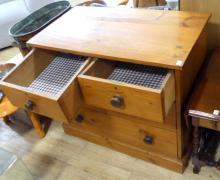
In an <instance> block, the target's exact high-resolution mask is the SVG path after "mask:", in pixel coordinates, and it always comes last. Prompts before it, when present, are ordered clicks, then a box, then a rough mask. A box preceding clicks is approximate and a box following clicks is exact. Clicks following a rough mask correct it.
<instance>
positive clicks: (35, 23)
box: [9, 1, 71, 55]
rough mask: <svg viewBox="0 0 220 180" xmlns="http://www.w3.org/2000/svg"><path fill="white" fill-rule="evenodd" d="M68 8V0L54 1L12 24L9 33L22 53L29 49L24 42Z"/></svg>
mask: <svg viewBox="0 0 220 180" xmlns="http://www.w3.org/2000/svg"><path fill="white" fill-rule="evenodd" d="M70 8H71V6H70V3H69V2H68V1H58V2H54V3H51V4H48V5H46V6H44V7H42V8H40V9H39V10H37V11H35V12H33V13H32V14H30V15H29V16H27V17H26V18H25V19H23V20H21V21H20V22H18V23H16V24H15V25H14V26H12V27H11V28H10V30H9V34H10V35H11V36H12V37H13V38H14V39H15V41H16V42H17V43H18V46H19V48H20V50H21V52H22V54H23V55H25V54H27V53H28V52H29V51H30V48H28V47H27V46H26V42H27V41H28V40H29V39H30V38H31V37H33V36H34V35H35V34H36V33H38V32H39V31H41V30H42V29H44V28H45V27H46V26H48V25H49V24H50V23H51V22H53V21H54V20H55V19H57V18H58V17H60V16H61V15H62V14H64V13H65V12H66V11H68V10H69V9H70Z"/></svg>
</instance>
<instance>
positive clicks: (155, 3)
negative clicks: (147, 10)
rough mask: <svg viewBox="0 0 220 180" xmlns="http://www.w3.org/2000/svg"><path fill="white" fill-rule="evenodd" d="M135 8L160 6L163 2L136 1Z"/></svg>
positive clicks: (158, 0)
mask: <svg viewBox="0 0 220 180" xmlns="http://www.w3.org/2000/svg"><path fill="white" fill-rule="evenodd" d="M136 1H137V2H136V3H137V7H148V6H158V5H159V6H162V5H165V4H166V3H165V0H136Z"/></svg>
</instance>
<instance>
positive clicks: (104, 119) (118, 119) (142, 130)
mask: <svg viewBox="0 0 220 180" xmlns="http://www.w3.org/2000/svg"><path fill="white" fill-rule="evenodd" d="M79 116H80V117H78V118H76V119H75V120H74V121H72V122H71V123H70V125H68V126H70V127H71V128H72V129H74V130H73V131H78V132H81V133H85V134H87V135H88V136H89V134H94V135H98V136H100V137H103V139H106V141H108V139H113V140H116V141H118V142H119V143H122V144H123V143H124V144H127V145H129V146H132V147H133V148H138V149H141V150H145V151H146V152H152V153H157V154H163V155H166V156H169V157H174V158H176V157H177V136H176V130H168V129H163V128H159V127H156V126H152V125H150V124H149V123H146V121H144V120H143V119H139V118H135V117H132V116H127V115H119V114H118V113H109V112H108V111H106V112H105V111H99V110H96V109H95V108H94V109H91V108H84V109H82V110H81V111H80V115H79ZM82 137H83V136H82ZM88 139H89V137H88Z"/></svg>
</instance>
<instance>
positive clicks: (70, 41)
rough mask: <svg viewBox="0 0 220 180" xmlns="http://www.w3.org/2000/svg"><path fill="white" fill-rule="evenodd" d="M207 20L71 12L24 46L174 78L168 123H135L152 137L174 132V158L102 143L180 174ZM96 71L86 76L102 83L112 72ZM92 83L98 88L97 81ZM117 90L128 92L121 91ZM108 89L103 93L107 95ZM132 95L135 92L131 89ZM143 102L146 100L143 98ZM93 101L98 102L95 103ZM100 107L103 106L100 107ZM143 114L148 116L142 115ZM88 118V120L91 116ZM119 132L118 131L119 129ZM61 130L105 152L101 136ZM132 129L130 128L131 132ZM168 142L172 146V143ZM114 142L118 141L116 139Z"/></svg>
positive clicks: (185, 15) (135, 12)
mask: <svg viewBox="0 0 220 180" xmlns="http://www.w3.org/2000/svg"><path fill="white" fill-rule="evenodd" d="M209 17H210V14H200V13H199V14H198V13H191V12H178V11H176V12H173V11H172V12H171V11H153V10H141V9H125V8H95V7H76V8H74V9H72V10H70V11H69V12H68V13H66V14H65V15H63V16H62V17H61V18H60V19H58V20H57V21H55V22H54V23H52V24H51V25H50V26H48V27H47V28H46V29H44V30H43V31H41V32H40V33H39V34H38V35H36V36H35V37H33V38H32V39H31V40H30V41H29V44H30V45H32V46H33V47H38V48H43V49H48V50H55V51H61V52H69V53H73V54H79V55H87V56H91V57H97V58H102V59H103V58H104V59H108V60H111V61H108V62H109V63H110V64H111V63H112V61H125V62H132V63H136V64H145V65H153V66H158V67H164V68H167V69H170V70H171V72H174V77H175V78H174V80H175V83H174V84H175V90H173V93H174V94H175V103H174V105H175V108H173V109H172V112H173V116H172V118H170V120H167V118H165V121H164V123H159V122H158V121H157V122H156V121H155V120H153V119H143V118H140V119H142V120H144V121H145V123H147V124H149V127H152V126H154V125H155V126H154V127H155V129H156V130H155V131H157V132H158V131H163V132H167V131H166V130H167V129H169V128H170V129H169V130H168V131H172V132H173V131H174V132H173V135H174V137H173V139H176V142H175V144H176V148H175V152H176V153H175V155H176V157H175V158H173V157H172V158H171V157H170V156H171V154H170V153H169V155H168V154H166V151H168V152H169V150H166V149H164V151H165V153H161V152H158V153H155V155H154V156H149V154H151V152H150V150H146V149H143V147H142V148H139V149H141V151H139V149H138V148H137V147H135V148H134V147H133V146H125V144H126V143H123V142H119V143H120V144H119V143H118V142H117V143H115V141H114V143H112V138H110V137H107V140H109V139H110V140H111V141H110V140H109V141H108V143H109V142H110V144H111V145H112V146H111V148H114V149H117V150H120V151H121V152H124V153H127V154H131V155H133V156H135V157H139V158H142V159H145V160H149V161H151V162H154V163H156V164H158V165H160V166H163V167H167V168H170V169H173V170H176V171H178V172H182V171H183V170H184V167H185V164H186V163H187V159H188V157H189V156H188V155H189V152H190V150H191V149H190V147H191V143H190V140H191V139H190V138H189V134H190V133H189V131H188V130H187V129H186V128H185V124H184V121H183V118H182V110H183V108H184V102H185V101H186V97H187V96H188V94H189V91H190V88H191V85H192V83H193V80H194V78H195V76H196V74H197V72H198V69H199V67H200V66H201V64H202V62H203V59H204V55H205V52H206V28H207V26H206V25H207V22H208V20H209ZM91 66H92V64H91ZM102 67H103V68H102V69H100V70H99V71H97V72H96V70H95V69H96V68H91V69H90V70H88V72H90V73H91V74H92V73H93V74H94V75H93V76H96V75H97V76H98V77H90V80H91V79H93V80H94V79H96V78H97V79H100V77H99V76H101V77H105V76H106V75H107V74H108V73H109V72H111V71H112V68H113V66H109V64H106V65H105V66H102ZM187 77H188V79H187ZM169 80H170V81H169ZM104 81H105V79H102V83H103V82H104ZM98 82H99V83H100V81H98ZM105 83H106V82H105ZM169 83H171V84H172V83H173V80H172V79H168V81H167V83H166V84H165V86H164V89H165V91H167V92H168V93H165V96H166V98H168V99H172V98H170V97H172V96H173V94H172V93H171V91H170V90H169V89H170V88H169V87H172V86H169V85H168V84H169ZM103 84H104V83H103ZM106 84H107V83H106ZM93 85H94V84H93ZM108 85H109V84H108ZM123 86H125V87H126V89H128V87H127V86H126V85H123ZM103 87H107V86H103ZM111 87H112V84H110V85H109V87H108V88H109V89H110V88H111ZM120 87H122V85H120ZM108 88H107V90H109V89H108ZM135 90H136V91H138V92H139V91H140V89H139V88H138V87H136V86H135ZM136 91H135V92H136ZM88 92H89V91H88ZM100 92H101V91H99V92H96V94H94V95H97V94H99V93H100ZM102 92H103V94H104V92H105V91H103V89H102ZM106 94H107V93H106ZM130 96H131V95H130ZM103 97H105V95H103ZM143 98H146V96H144V97H143ZM96 99H97V98H96ZM85 100H86V99H85ZM96 101H100V102H101V100H96ZM141 101H143V99H141ZM141 101H140V102H139V101H135V102H134V104H139V103H140V104H141V103H142V102H141ZM157 102H158V101H157ZM168 102H169V101H168ZM170 102H172V101H170ZM106 104H107V103H105V104H102V105H106ZM167 104H169V103H163V106H167V107H168V105H167ZM170 104H172V103H170ZM100 106H101V105H100ZM87 108H88V109H89V110H92V109H94V110H95V111H99V112H98V114H99V115H100V116H101V114H103V113H104V114H105V116H107V115H106V114H109V113H115V116H116V117H118V116H126V115H125V114H123V113H119V112H114V111H110V110H104V108H105V107H102V109H99V108H97V107H96V108H95V107H93V106H88V107H87ZM163 108H164V107H163ZM164 109H165V111H169V110H168V109H169V108H167V110H166V108H164ZM142 110H143V108H142ZM146 111H148V110H147V109H146ZM54 113H57V112H54ZM169 113H170V112H169ZM169 113H168V114H169ZM105 116H104V117H105ZM126 117H127V118H125V119H127V120H128V119H129V120H128V122H129V123H128V124H130V123H132V122H130V121H134V120H135V119H139V118H134V116H131V115H130V116H129V118H128V116H126ZM90 118H92V115H91V117H90ZM132 119H133V120H132ZM168 119H169V118H168ZM76 120H78V121H80V120H82V117H80V116H77V118H76ZM153 124H154V125H153ZM151 125H152V126H151ZM66 128H67V129H66ZM120 128H121V129H124V127H120ZM64 129H65V131H66V132H67V131H68V133H69V134H72V135H76V136H79V137H81V138H85V139H88V140H90V141H93V142H95V143H99V144H102V145H106V146H107V145H108V146H110V145H109V144H108V143H107V141H106V139H103V137H102V136H100V135H98V134H96V133H90V134H89V133H88V132H85V131H83V129H81V128H78V129H76V128H74V126H73V125H71V124H69V125H65V126H64ZM116 129H117V131H118V129H119V127H117V128H116ZM134 129H136V128H135V127H134ZM152 129H153V128H152ZM107 132H108V131H107ZM88 135H91V136H88ZM160 138H161V137H160ZM128 139H129V138H128ZM173 139H172V142H174V141H173ZM120 140H121V141H122V139H120ZM122 144H123V145H122ZM128 144H129V143H128ZM165 154H166V155H165ZM164 159H165V160H164Z"/></svg>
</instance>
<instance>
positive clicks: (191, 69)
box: [175, 26, 207, 157]
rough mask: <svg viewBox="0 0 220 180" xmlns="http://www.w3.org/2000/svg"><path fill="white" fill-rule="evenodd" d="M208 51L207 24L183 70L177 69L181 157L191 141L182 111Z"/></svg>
mask: <svg viewBox="0 0 220 180" xmlns="http://www.w3.org/2000/svg"><path fill="white" fill-rule="evenodd" d="M206 51H207V26H206V27H205V28H204V30H203V32H202V33H201V35H200V37H199V38H198V40H197V42H196V43H195V46H194V47H193V49H192V52H191V53H190V55H189V57H188V59H187V61H186V63H185V65H184V67H183V69H182V71H179V70H175V81H176V103H177V135H178V138H177V140H178V156H179V157H181V156H182V154H185V153H186V151H187V150H188V149H189V142H190V141H191V138H190V132H189V129H188V128H187V127H186V124H185V120H183V115H182V112H183V111H184V108H185V107H186V102H187V100H188V98H189V97H188V96H189V93H190V90H191V88H192V85H193V83H194V80H195V78H196V75H197V73H198V71H199V69H200V67H201V65H202V63H203V61H204V59H205V56H206Z"/></svg>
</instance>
